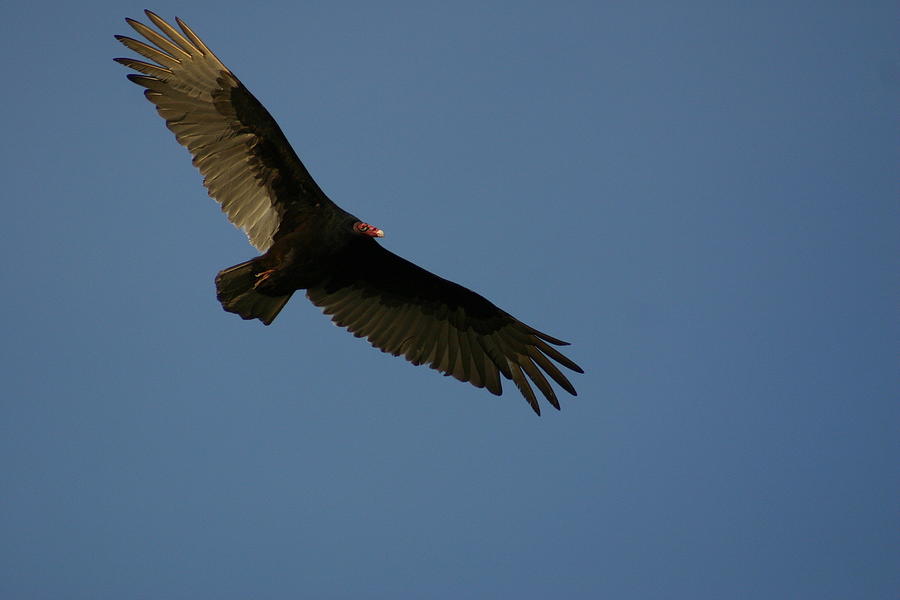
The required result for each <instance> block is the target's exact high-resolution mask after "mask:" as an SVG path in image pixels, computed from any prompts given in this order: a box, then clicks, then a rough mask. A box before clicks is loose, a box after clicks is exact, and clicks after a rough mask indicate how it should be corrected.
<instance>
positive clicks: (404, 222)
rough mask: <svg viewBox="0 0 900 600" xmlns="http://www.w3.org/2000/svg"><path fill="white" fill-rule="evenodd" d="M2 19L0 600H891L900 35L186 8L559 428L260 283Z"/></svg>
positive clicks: (878, 13) (862, 11)
mask: <svg viewBox="0 0 900 600" xmlns="http://www.w3.org/2000/svg"><path fill="white" fill-rule="evenodd" d="M143 8H144V5H142V4H134V3H129V2H124V3H123V2H87V3H68V4H67V3H57V5H56V6H54V7H53V8H50V7H49V6H48V5H46V4H45V3H38V2H30V3H26V2H6V3H4V4H3V8H2V9H0V14H2V18H3V26H4V35H3V36H2V38H0V46H2V53H0V61H2V66H3V81H4V83H3V92H2V94H0V106H2V108H3V115H4V121H3V123H4V131H3V139H4V142H3V144H2V145H0V152H2V159H3V160H2V164H3V179H4V190H3V194H2V205H3V214H4V215H5V217H4V221H3V222H4V232H3V235H2V236H0V251H2V256H3V261H2V264H0V268H2V270H3V277H2V281H3V283H2V286H3V294H2V299H0V319H2V336H0V370H2V373H0V374H2V381H3V390H4V391H3V394H2V402H0V409H2V416H0V428H2V429H0V461H2V465H0V484H2V490H0V539H2V542H0V596H2V597H3V598H9V599H23V600H24V599H58V598H67V599H106V598H109V599H130V598H142V599H143V598H147V599H156V598H160V599H195V598H219V599H232V598H233V599H239V598H263V599H267V598H271V599H278V598H335V599H340V598H437V599H443V598H447V599H450V598H525V599H530V598H617V599H618V598H626V599H630V598H638V599H645V598H646V599H655V598H659V599H670V598H690V599H704V598H710V599H723V598H729V599H730V598H737V599H743V598H753V599H766V600H768V599H772V598H791V599H795V598H810V599H816V600H825V599H832V598H833V599H847V598H864V599H885V600H887V599H895V598H897V597H898V594H900V569H898V564H900V534H898V529H900V528H898V525H900V523H898V520H900V519H898V511H897V500H898V492H900V473H898V468H897V462H898V461H897V457H898V452H900V444H898V441H897V432H898V424H900V418H898V417H900V414H898V412H900V409H898V403H897V397H898V391H900V390H898V378H897V370H896V356H897V350H898V347H897V340H898V334H900V331H898V320H897V318H896V312H895V307H896V305H897V300H898V298H900V294H898V287H897V278H896V276H897V272H898V269H897V267H898V261H897V256H898V250H900V248H898V245H900V244H898V213H897V199H898V191H900V189H898V188H900V185H898V181H900V180H898V168H897V165H898V158H900V148H898V143H897V141H898V118H897V115H898V112H897V108H898V106H900V103H898V100H900V55H898V43H897V42H898V38H897V29H896V26H897V22H898V21H897V17H898V8H897V5H896V3H895V2H888V1H884V2H879V1H874V0H873V1H868V2H827V1H809V2H698V1H694V2H691V1H689V2H677V3H676V2H628V3H623V2H554V3H551V2H496V1H493V2H492V1H484V0H481V1H479V2H433V1H427V0H426V1H421V0H417V1H415V2H272V3H267V2H224V3H223V2H189V3H174V2H162V3H159V4H157V5H156V6H153V7H151V8H154V9H155V10H156V11H157V12H159V13H160V14H161V15H162V16H164V17H166V18H172V17H173V16H174V15H176V14H177V15H179V16H181V17H182V18H184V19H186V20H187V22H188V23H190V24H191V25H192V26H193V27H194V28H195V30H196V31H197V32H198V33H199V34H200V35H201V36H202V37H204V39H205V40H206V42H207V43H208V44H209V45H210V46H211V47H212V48H213V49H214V50H215V51H216V52H217V53H218V55H219V56H220V57H221V58H222V60H223V61H224V62H225V63H226V64H227V65H229V66H230V67H231V68H232V70H233V71H234V72H235V73H236V74H237V75H238V76H239V77H240V78H241V79H242V80H243V82H244V83H245V84H246V85H247V86H248V87H249V88H250V90H251V91H252V92H253V93H254V94H256V96H257V97H258V98H259V99H260V100H261V101H262V102H263V103H264V104H265V105H266V106H267V107H268V108H269V110H270V111H271V112H272V114H273V115H274V116H275V117H276V119H277V120H278V121H279V123H280V124H281V126H282V128H283V129H284V131H285V133H286V134H287V136H288V138H289V139H290V140H291V142H292V143H293V145H294V147H295V148H296V149H297V151H298V153H299V154H300V156H301V157H302V158H303V160H304V161H305V163H306V165H307V166H308V168H309V169H310V171H311V172H312V173H313V175H314V176H315V178H316V179H317V181H318V182H319V184H320V185H321V186H322V187H323V189H324V190H325V191H326V192H327V193H328V194H329V195H330V196H331V197H332V198H333V199H334V200H335V201H336V202H338V203H339V204H340V205H341V206H342V207H344V208H345V209H347V210H349V211H351V212H353V213H355V214H356V215H358V216H360V217H361V218H363V219H365V220H367V221H369V222H371V223H374V224H376V225H378V226H380V227H382V228H383V229H385V230H386V231H387V233H388V237H387V238H385V239H384V242H383V243H384V244H385V245H386V246H387V247H389V248H390V249H391V250H393V251H395V252H397V253H399V254H401V255H403V256H406V257H407V258H410V259H412V260H414V261H415V262H417V263H418V264H420V265H422V266H424V267H426V268H428V269H430V270H432V271H434V272H436V273H438V274H440V275H442V276H444V277H448V278H450V279H453V280H455V281H457V282H459V283H462V284H463V285H466V286H468V287H470V288H473V289H475V290H478V291H479V292H481V293H482V294H484V295H485V296H487V297H488V298H490V299H491V300H493V301H494V302H495V303H496V304H498V305H499V306H501V307H503V308H504V309H506V310H508V311H509V312H511V313H512V314H514V315H516V316H517V317H519V318H521V319H522V320H524V321H525V322H527V323H530V324H532V325H534V326H535V327H538V328H540V329H542V330H544V331H547V332H548V333H550V334H552V335H555V336H559V337H561V338H563V339H566V340H569V341H571V342H572V343H573V345H572V346H571V348H570V350H571V351H570V355H571V356H572V358H573V359H575V360H576V361H577V362H579V363H580V364H581V365H582V366H583V367H584V368H585V370H586V373H585V375H583V376H578V375H576V376H574V377H573V382H574V383H575V385H576V387H577V388H578V390H579V396H578V397H577V398H570V397H564V398H562V402H563V410H562V412H559V413H558V412H556V411H555V410H552V409H550V408H549V407H548V406H547V405H546V404H545V405H544V408H545V411H544V413H545V414H544V416H543V417H540V418H539V417H536V416H535V415H534V414H533V413H532V412H531V410H530V409H529V408H528V406H527V404H526V403H525V401H524V400H523V399H522V398H521V397H520V396H519V395H518V394H517V393H516V392H515V390H514V389H510V388H511V387H512V386H510V385H507V386H506V388H507V392H506V394H504V395H503V396H502V397H500V398H496V397H494V396H491V395H490V394H488V393H487V392H485V391H484V390H478V389H475V388H473V387H471V386H468V385H463V384H460V383H458V382H456V381H455V380H453V379H449V378H444V377H441V376H439V375H438V374H437V373H435V372H434V371H431V370H429V369H425V368H422V367H418V368H416V367H412V366H410V365H409V364H407V363H406V362H405V361H402V360H400V359H396V358H393V357H390V356H388V355H385V354H382V353H380V352H378V351H377V350H374V349H373V348H371V347H370V346H369V345H368V344H367V343H365V342H363V341H360V340H357V339H354V338H353V337H352V336H350V335H348V334H347V333H346V332H344V331H342V330H340V329H337V328H335V327H334V326H333V325H331V324H330V322H329V321H328V319H327V318H325V317H324V316H323V315H321V314H320V312H319V310H318V309H316V308H314V307H313V306H312V305H311V304H309V302H308V301H306V300H305V298H304V297H303V296H302V294H300V295H296V296H295V297H294V300H293V301H292V302H291V303H290V304H289V305H288V306H287V308H286V309H285V311H284V312H283V313H282V314H281V315H280V316H279V318H278V320H277V321H276V322H275V323H274V324H273V325H272V326H271V327H264V326H262V325H261V324H259V323H258V322H245V321H242V320H241V319H239V318H238V317H236V316H234V315H231V314H228V313H225V312H223V311H222V309H221V308H220V306H219V304H218V302H217V301H216V298H215V293H214V288H213V277H214V275H215V273H216V272H217V271H218V270H219V269H222V268H224V267H227V266H230V265H232V264H235V263H237V262H240V261H243V260H246V259H248V258H250V257H252V256H253V255H254V254H255V253H254V251H253V248H252V247H251V246H250V245H249V244H248V243H247V241H246V238H245V237H244V235H243V233H241V232H240V231H238V230H236V229H234V228H233V227H232V226H231V225H230V224H229V223H228V222H227V221H226V219H225V217H224V216H223V215H222V214H221V213H220V212H219V209H218V207H217V206H216V204H215V203H214V202H213V201H212V200H211V199H209V198H208V197H207V195H206V193H205V190H204V189H203V188H202V186H201V180H200V177H199V175H198V173H197V172H196V171H195V170H194V169H193V167H192V166H191V164H190V160H189V157H188V154H187V152H186V151H185V150H184V149H182V148H181V147H180V146H178V145H177V144H176V143H175V141H174V138H173V137H172V135H171V134H170V133H169V132H168V131H167V130H166V129H165V127H164V125H163V122H162V120H161V119H160V118H159V117H158V116H157V115H156V114H155V112H154V110H153V108H152V106H151V105H150V104H149V103H148V102H147V101H146V100H144V98H143V97H142V96H141V90H140V89H139V88H138V87H137V86H135V85H133V84H131V83H129V82H128V81H127V80H126V79H125V74H126V70H125V69H123V68H122V67H120V66H119V65H116V64H115V63H113V62H112V60H111V59H112V58H113V57H115V56H132V54H131V53H130V52H129V51H127V50H126V49H125V48H124V47H121V46H120V45H119V44H118V43H117V42H115V40H114V39H113V37H112V36H113V34H116V33H124V34H127V33H129V32H130V29H129V28H128V27H127V26H126V25H125V24H124V22H123V20H122V19H123V17H125V16H133V17H141V18H143V16H142V14H141V12H140V11H141V9H143Z"/></svg>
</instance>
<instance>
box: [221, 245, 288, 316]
mask: <svg viewBox="0 0 900 600" xmlns="http://www.w3.org/2000/svg"><path fill="white" fill-rule="evenodd" d="M262 270H264V269H263V267H260V265H259V264H257V262H256V259H253V260H248V261H247V262H242V263H241V264H239V265H234V266H233V267H228V268H227V269H224V270H222V271H219V274H218V275H216V297H217V298H218V299H219V302H221V303H222V308H224V309H225V310H227V311H228V312H232V313H235V314H238V315H240V316H241V318H243V319H259V320H260V321H262V322H263V323H264V324H266V325H268V324H270V323H271V322H272V321H274V320H275V317H277V316H278V313H279V312H281V309H282V308H284V305H285V304H287V301H288V300H290V299H291V294H292V293H293V292H291V294H287V295H285V296H267V295H265V294H263V293H260V292H258V291H257V290H256V288H255V287H254V286H255V285H256V282H257V274H258V273H259V272H261V271H262Z"/></svg>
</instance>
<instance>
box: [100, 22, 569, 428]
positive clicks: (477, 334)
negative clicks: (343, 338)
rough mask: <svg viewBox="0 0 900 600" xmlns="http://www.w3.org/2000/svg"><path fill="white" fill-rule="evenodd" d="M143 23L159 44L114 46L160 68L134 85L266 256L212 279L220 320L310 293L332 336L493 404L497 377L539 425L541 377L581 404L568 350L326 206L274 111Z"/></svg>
mask: <svg viewBox="0 0 900 600" xmlns="http://www.w3.org/2000/svg"><path fill="white" fill-rule="evenodd" d="M147 16H148V18H149V19H150V20H151V21H152V22H153V23H154V24H155V25H156V26H157V27H158V28H159V31H161V32H162V34H160V33H159V31H157V30H154V29H152V28H150V27H147V26H146V25H144V24H142V23H139V22H137V21H134V20H131V19H127V22H128V24H129V25H131V26H132V27H133V28H134V29H135V30H136V31H137V32H138V33H139V34H141V35H142V36H143V37H144V38H146V39H147V40H148V41H149V42H150V44H147V43H145V42H142V41H138V40H135V39H132V38H128V37H125V36H116V37H117V39H119V41H121V42H122V43H123V44H125V46H127V47H128V48H130V49H132V50H134V51H135V52H137V53H138V54H141V55H142V56H144V57H145V58H147V59H150V61H152V62H144V61H139V60H134V59H130V58H117V59H116V61H118V62H119V63H121V64H123V65H125V66H127V67H129V68H131V69H134V70H135V71H138V74H131V75H129V79H131V80H132V81H133V82H135V83H137V84H138V85H141V86H143V87H144V88H146V91H145V95H146V96H147V99H148V100H150V101H151V102H152V103H153V104H154V105H155V106H156V107H157V111H158V112H159V114H160V116H162V117H163V119H165V121H166V125H167V126H168V127H169V129H171V130H172V132H173V133H174V134H175V137H176V139H177V140H178V141H179V143H181V144H182V145H183V146H185V147H186V148H187V149H188V150H189V151H190V152H191V154H192V155H193V162H194V165H195V166H196V167H197V168H198V169H199V170H200V172H201V174H202V175H203V177H204V185H205V186H206V188H207V190H208V191H209V195H210V196H212V197H213V198H214V199H215V200H216V201H217V202H219V203H220V204H221V206H222V210H223V211H224V212H225V213H226V215H227V216H228V219H229V220H230V221H231V222H232V223H234V224H235V225H236V226H237V227H240V228H241V229H243V230H244V231H245V232H246V233H247V235H248V237H249V238H250V241H251V243H252V244H253V245H254V246H256V248H258V249H259V250H260V252H261V253H262V254H261V255H260V256H258V257H257V258H254V259H252V260H249V261H246V262H243V263H240V264H237V265H235V266H233V267H229V268H227V269H224V270H222V271H220V272H219V274H218V275H217V276H216V290H217V297H218V299H219V301H220V302H221V303H222V306H223V308H224V309H225V310H227V311H229V312H233V313H236V314H238V315H240V316H241V317H243V318H244V319H259V320H260V321H262V322H263V323H265V324H266V325H268V324H270V323H271V322H272V321H273V320H274V319H275V317H276V316H277V315H278V313H279V312H280V311H281V309H282V308H283V307H284V306H285V304H286V303H287V302H288V300H289V299H290V298H291V296H292V295H293V293H294V292H295V291H297V290H305V291H306V295H307V297H308V298H309V299H310V301H312V302H313V304H315V305H316V306H319V307H321V308H322V309H323V310H324V311H325V313H326V314H329V315H331V318H332V320H333V321H334V322H335V323H336V324H337V325H340V326H342V327H346V328H347V329H348V330H349V331H350V332H351V333H353V334H354V335H356V336H357V337H365V338H366V339H368V340H369V342H370V343H371V344H372V345H373V346H375V347H377V348H380V349H381V350H382V351H384V352H389V353H391V354H394V355H395V356H399V355H402V356H404V357H405V358H406V359H407V360H409V361H410V362H412V363H413V364H427V365H428V366H430V367H432V368H433V369H436V370H438V371H440V372H442V373H444V374H445V375H452V376H453V377H455V378H457V379H459V380H460V381H468V382H470V383H471V384H472V385H475V386H476V387H485V388H487V389H488V390H489V391H490V392H492V393H494V394H498V395H499V394H500V393H501V391H502V387H501V384H500V377H501V376H502V377H505V378H507V379H511V380H512V381H513V382H514V383H515V385H516V387H518V388H519V390H520V391H521V392H522V394H523V396H525V398H526V399H527V400H528V402H529V404H530V405H531V407H532V408H533V409H534V411H535V412H537V413H538V414H540V407H539V406H538V402H537V399H536V396H535V394H534V391H533V390H532V388H531V384H534V385H536V386H537V387H538V389H539V390H540V391H541V392H542V393H543V395H544V397H545V398H546V399H547V400H548V401H549V402H550V403H551V404H552V405H553V406H554V407H556V408H559V401H558V400H557V398H556V393H555V392H554V390H553V388H552V386H551V385H550V383H549V382H548V380H547V377H546V376H549V377H550V378H551V379H552V380H553V381H555V382H556V383H557V384H558V385H560V386H561V387H562V388H563V389H565V390H566V391H568V392H569V393H571V394H573V395H574V394H575V388H574V386H572V384H571V383H570V382H569V380H568V379H567V378H566V377H565V375H563V374H562V372H561V371H560V370H559V368H558V367H557V366H556V365H555V364H554V362H552V361H555V362H556V363H558V364H560V365H562V366H564V367H566V368H568V369H571V370H573V371H575V372H578V373H581V372H583V371H582V370H581V368H580V367H579V366H578V365H577V364H575V363H574V362H573V361H572V360H570V359H569V358H567V357H566V356H564V355H563V354H562V353H560V352H559V351H558V350H557V349H556V348H554V347H553V346H559V345H565V342H563V341H561V340H558V339H556V338H554V337H551V336H549V335H547V334H545V333H541V332H540V331H538V330H536V329H534V328H532V327H529V326H528V325H525V324H524V323H522V322H521V321H519V320H518V319H516V318H515V317H513V316H511V315H510V314H508V313H507V312H505V311H503V310H501V309H500V308H498V307H497V306H495V305H494V304H493V303H491V302H490V301H488V300H487V299H485V298H484V297H482V296H481V295H479V294H477V293H475V292H473V291H471V290H469V289H467V288H465V287H463V286H461V285H459V284H456V283H453V282H452V281H448V280H446V279H443V278H441V277H438V276H437V275H434V274H433V273H430V272H429V271H426V270H425V269H422V268H421V267H419V266H417V265H415V264H413V263H412V262H410V261H408V260H406V259H404V258H401V257H399V256H397V255H395V254H394V253H392V252H390V251H389V250H387V249H385V248H384V247H383V246H381V245H380V244H379V243H378V242H377V241H376V240H375V237H380V236H382V235H383V233H382V232H381V230H379V229H377V228H374V227H371V226H370V225H368V224H366V223H363V222H361V221H360V220H359V219H357V218H356V217H355V216H353V215H351V214H350V213H348V212H346V211H344V210H343V209H341V208H340V207H339V206H337V205H336V204H335V203H334V202H332V201H331V200H330V199H329V198H328V196H326V195H325V193H324V192H323V191H322V190H321V188H319V186H318V184H316V182H315V180H313V178H312V176H311V175H310V174H309V172H308V171H307V170H306V167H305V166H304V165H303V163H302V162H301V161H300V159H299V157H298V156H297V154H296V153H295V152H294V150H293V148H292V147H291V145H290V144H289V143H288V141H287V139H286V138H285V136H284V134H283V133H282V131H281V129H280V128H279V126H278V124H277V123H276V122H275V120H274V119H273V118H272V116H271V115H270V114H269V113H268V111H267V110H266V109H265V107H263V105H262V104H261V103H260V102H259V101H258V100H257V99H256V98H255V97H254V96H253V95H252V94H251V93H250V92H249V91H248V90H247V89H246V88H245V87H244V85H243V84H242V83H241V82H240V81H239V80H238V79H237V77H235V76H234V74H233V73H232V72H231V71H230V70H228V68H227V67H225V65H224V64H222V63H221V61H219V59H218V58H217V57H216V56H215V54H213V52H212V51H211V50H210V49H209V48H208V47H207V46H206V45H205V44H204V43H203V41H202V40H201V39H200V38H199V37H197V35H196V34H195V33H194V32H193V31H192V30H191V29H190V28H189V27H188V26H187V25H186V24H185V23H184V22H182V21H181V20H179V19H176V21H177V23H178V25H179V27H180V28H181V31H178V30H176V29H175V28H174V27H172V26H171V25H169V24H168V23H166V22H165V21H164V20H162V19H161V18H159V17H158V16H157V15H155V14H154V13H152V12H150V11H147ZM551 359H552V361H551ZM545 375H546V376H545Z"/></svg>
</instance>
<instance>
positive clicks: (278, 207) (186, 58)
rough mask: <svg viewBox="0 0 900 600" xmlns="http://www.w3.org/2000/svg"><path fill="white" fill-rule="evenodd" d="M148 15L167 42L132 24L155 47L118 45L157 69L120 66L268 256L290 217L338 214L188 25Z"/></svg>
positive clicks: (132, 63)
mask: <svg viewBox="0 0 900 600" xmlns="http://www.w3.org/2000/svg"><path fill="white" fill-rule="evenodd" d="M145 12H146V14H147V17H148V18H149V19H150V21H152V22H153V23H154V24H155V25H156V26H157V27H158V28H159V30H160V31H161V32H162V34H160V33H159V32H157V31H156V30H154V29H152V28H150V27H148V26H146V25H144V24H143V23H140V22H138V21H135V20H133V19H126V22H127V23H128V24H129V25H131V27H133V28H134V30H135V31H137V32H138V33H139V34H140V35H141V36H143V37H144V38H145V39H146V40H147V42H149V43H145V42H142V41H138V40H135V39H132V38H129V37H126V36H121V35H117V36H116V39H118V40H119V41H120V42H122V43H123V44H124V45H125V46H127V47H128V48H130V49H131V50H134V51H135V52H137V53H138V54H140V55H142V56H144V57H145V58H147V59H149V60H150V61H152V62H144V61H140V60H134V59H131V58H117V59H115V60H116V62H119V63H121V64H123V65H125V66H126V67H129V68H132V69H134V70H135V71H138V72H139V73H140V74H135V73H133V74H131V75H129V76H128V78H129V79H130V80H131V81H133V82H134V83H136V84H138V85H141V86H143V87H145V88H147V90H146V91H145V92H144V94H145V95H146V96H147V99H148V100H150V102H152V103H153V104H155V105H156V108H157V111H158V112H159V114H160V116H161V117H162V118H163V119H165V121H166V125H167V126H168V127H169V129H171V130H172V131H173V132H174V133H175V137H176V138H177V139H178V142H179V143H181V144H182V145H183V146H185V147H186V148H187V149H188V150H189V151H190V153H191V155H193V157H194V161H193V162H194V165H195V166H196V167H197V168H198V169H200V172H201V173H202V174H203V178H204V179H203V184H204V185H205V186H206V188H207V190H208V191H209V195H210V196H212V197H213V198H214V199H215V200H216V201H217V202H219V203H220V204H221V205H222V210H223V211H224V212H225V214H226V215H227V216H228V220H229V221H231V222H232V223H234V224H235V225H236V226H237V227H240V228H241V229H243V230H244V231H245V232H246V233H247V236H248V237H249V238H250V243H252V244H253V245H254V246H256V248H258V249H259V250H260V252H265V251H266V250H267V249H268V248H269V246H271V245H272V239H273V237H274V236H275V234H276V233H277V231H278V228H279V226H280V224H281V221H282V218H283V216H284V214H285V213H286V212H289V211H291V210H295V209H302V208H303V207H304V205H307V206H315V205H329V206H333V205H332V203H331V201H330V200H329V199H328V198H327V197H326V196H325V194H324V193H323V192H322V190H321V189H320V188H319V186H318V185H316V183H315V181H313V178H312V177H311V176H310V174H309V172H308V171H307V170H306V167H304V166H303V163H301V162H300V159H299V158H298V157H297V154H296V153H295V152H294V150H293V148H291V146H290V144H289V143H288V141H287V139H286V138H285V137H284V134H283V133H282V132H281V129H280V128H279V127H278V123H276V122H275V119H273V118H272V116H271V115H270V114H269V112H268V111H267V110H266V109H265V107H263V105H262V104H260V102H259V101H258V100H257V99H256V98H254V97H253V94H251V93H250V92H249V91H247V88H245V87H244V86H243V84H242V83H241V82H240V81H239V80H238V78H237V77H235V76H234V74H233V73H232V72H231V71H229V70H228V67H226V66H225V65H223V64H222V62H221V61H219V59H218V58H216V55H215V54H213V53H212V51H211V50H210V49H209V48H207V47H206V44H204V43H203V41H202V40H201V39H200V38H199V37H197V34H195V33H194V32H193V31H192V30H191V28H190V27H188V26H187V25H186V24H185V23H184V22H183V21H182V20H181V19H177V18H176V19H175V20H176V22H177V23H178V26H179V27H180V28H181V31H180V32H179V31H178V30H176V29H175V28H174V27H172V26H171V25H169V24H168V23H166V22H165V21H164V20H163V19H161V18H160V17H159V16H157V15H156V14H154V13H152V12H151V11H149V10H148V11H145Z"/></svg>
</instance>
